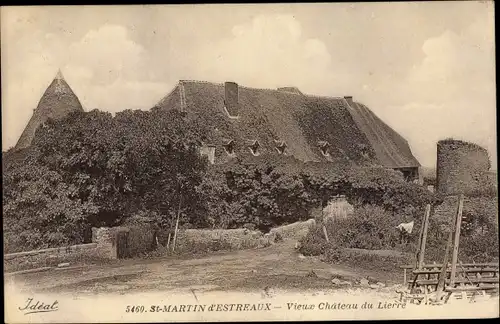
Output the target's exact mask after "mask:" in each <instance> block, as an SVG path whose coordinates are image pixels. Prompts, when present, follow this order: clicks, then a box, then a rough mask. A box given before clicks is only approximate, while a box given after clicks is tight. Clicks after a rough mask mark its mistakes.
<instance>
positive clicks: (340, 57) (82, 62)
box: [1, 1, 497, 169]
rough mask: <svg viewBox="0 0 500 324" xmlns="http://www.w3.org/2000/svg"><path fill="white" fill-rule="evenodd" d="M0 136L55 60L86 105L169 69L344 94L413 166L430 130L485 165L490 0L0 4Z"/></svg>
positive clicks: (138, 90) (147, 87)
mask: <svg viewBox="0 0 500 324" xmlns="http://www.w3.org/2000/svg"><path fill="white" fill-rule="evenodd" d="M1 36H2V37H1V65H2V74H1V77H2V148H3V150H6V149H8V148H9V147H12V146H14V145H15V143H16V142H17V139H18V138H19V136H20V134H21V132H22V131H23V129H24V127H25V126H26V124H27V122H28V120H29V118H30V117H31V115H32V113H33V109H34V108H35V107H36V105H37V104H38V101H39V99H40V98H41V96H42V94H43V92H44V91H45V89H46V88H47V86H48V85H49V84H50V82H51V81H52V79H53V78H54V77H55V75H56V73H57V71H58V69H61V71H62V73H63V75H64V77H65V79H66V81H67V82H68V83H69V85H70V86H71V87H72V89H73V90H74V92H75V93H76V95H77V96H78V97H79V99H80V101H81V102H82V105H83V107H84V109H85V110H86V111H90V110H92V109H95V108H97V109H100V110H103V111H109V112H118V111H121V110H125V109H143V110H147V109H150V108H151V107H152V106H153V105H154V104H155V103H156V102H158V101H159V100H160V99H161V98H163V97H164V96H165V95H167V94H168V93H169V92H170V90H171V89H172V88H173V87H174V86H175V84H176V83H177V82H178V80H205V81H214V82H224V81H234V82H237V83H239V84H241V85H244V86H248V87H256V88H277V87H280V86H295V87H298V88H299V89H300V90H301V91H302V92H303V93H307V94H314V95H325V96H344V95H350V96H353V97H354V100H355V101H357V102H361V103H364V104H365V105H367V106H368V107H369V108H370V109H371V110H372V111H373V112H374V113H375V114H376V115H378V116H379V117H380V118H381V119H382V120H384V121H385V122H386V123H387V124H388V125H389V126H391V127H392V128H393V129H395V130H396V131H397V132H398V133H400V134H401V135H402V136H403V137H405V138H406V139H407V140H408V142H409V144H410V147H411V149H412V152H413V154H414V155H415V156H416V157H417V159H418V160H419V161H420V163H421V164H422V165H424V166H428V167H433V166H434V165H435V162H436V142H437V141H438V140H440V139H445V138H450V137H453V138H457V139H462V140H466V141H471V142H474V143H477V144H479V145H481V146H483V147H485V148H487V149H488V151H489V152H490V156H491V158H492V162H493V168H494V169H496V163H497V161H496V91H495V47H494V7H493V2H488V1H481V2H473V1H467V2H408V3H403V2H399V3H389V2H385V3H383V2H382V3H352V4H349V3H328V4H327V3H323V4H256V5H243V4H239V5H238V4H234V5H222V4H218V5H215V4H212V5H162V6H98V7H96V6H71V7H70V6H67V7H50V6H44V7H35V6H33V7H2V8H1Z"/></svg>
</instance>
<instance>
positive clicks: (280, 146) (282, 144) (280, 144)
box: [274, 141, 286, 154]
mask: <svg viewBox="0 0 500 324" xmlns="http://www.w3.org/2000/svg"><path fill="white" fill-rule="evenodd" d="M274 142H275V143H276V150H277V151H278V153H279V154H285V151H286V143H285V141H274Z"/></svg>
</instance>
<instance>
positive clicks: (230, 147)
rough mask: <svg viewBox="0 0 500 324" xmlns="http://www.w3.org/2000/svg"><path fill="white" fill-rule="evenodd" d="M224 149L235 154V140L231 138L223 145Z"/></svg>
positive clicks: (230, 153) (232, 154) (229, 153)
mask: <svg viewBox="0 0 500 324" xmlns="http://www.w3.org/2000/svg"><path fill="white" fill-rule="evenodd" d="M223 146H224V150H225V151H226V153H227V154H228V155H231V156H234V141H233V140H229V141H228V142H227V143H226V144H224V145H223Z"/></svg>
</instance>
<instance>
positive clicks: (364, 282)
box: [359, 278, 370, 287]
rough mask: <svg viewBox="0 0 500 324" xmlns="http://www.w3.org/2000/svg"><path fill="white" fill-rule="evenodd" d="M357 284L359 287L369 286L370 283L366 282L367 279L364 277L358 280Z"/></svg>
mask: <svg viewBox="0 0 500 324" xmlns="http://www.w3.org/2000/svg"><path fill="white" fill-rule="evenodd" d="M359 285H360V286H361V287H369V286H370V283H369V282H368V279H366V278H363V279H361V280H360V281H359Z"/></svg>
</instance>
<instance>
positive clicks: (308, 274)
mask: <svg viewBox="0 0 500 324" xmlns="http://www.w3.org/2000/svg"><path fill="white" fill-rule="evenodd" d="M306 277H309V278H318V275H317V274H316V272H314V270H311V271H309V272H308V273H307V275H306Z"/></svg>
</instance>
